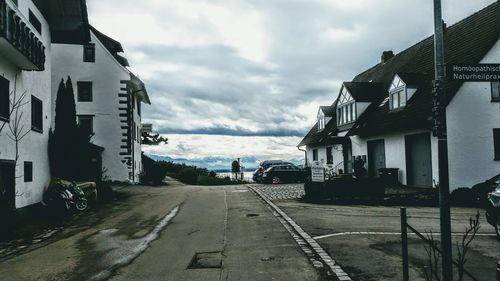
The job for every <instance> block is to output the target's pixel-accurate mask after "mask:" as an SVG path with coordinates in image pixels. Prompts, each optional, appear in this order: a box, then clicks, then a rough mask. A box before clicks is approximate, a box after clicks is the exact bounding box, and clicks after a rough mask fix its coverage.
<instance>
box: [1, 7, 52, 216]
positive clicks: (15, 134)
mask: <svg viewBox="0 0 500 281" xmlns="http://www.w3.org/2000/svg"><path fill="white" fill-rule="evenodd" d="M50 42H51V30H50V26H49V23H48V22H47V20H46V17H45V15H44V14H42V12H41V11H40V10H39V9H38V7H37V6H36V5H35V4H34V3H33V2H32V1H28V0H18V1H10V0H0V130H1V131H0V183H1V184H0V191H1V193H2V194H3V196H4V198H5V200H6V201H7V204H9V205H10V206H12V207H17V208H21V207H24V206H27V205H30V204H34V203H37V202H39V201H40V200H41V198H42V194H43V191H44V188H45V187H46V186H47V184H48V182H49V181H50V171H49V168H48V167H49V162H48V161H49V159H48V154H47V151H46V149H45V150H44V149H40V147H47V145H48V132H49V128H50V120H51V119H52V111H51V83H50V76H51V69H52V68H51V61H50V56H51V46H50Z"/></svg>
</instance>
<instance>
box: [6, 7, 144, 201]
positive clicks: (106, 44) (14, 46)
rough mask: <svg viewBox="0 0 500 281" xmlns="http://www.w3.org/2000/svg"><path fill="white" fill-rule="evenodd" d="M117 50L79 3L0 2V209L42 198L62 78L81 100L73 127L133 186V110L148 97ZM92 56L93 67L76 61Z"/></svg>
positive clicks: (136, 115)
mask: <svg viewBox="0 0 500 281" xmlns="http://www.w3.org/2000/svg"><path fill="white" fill-rule="evenodd" d="M54 50H55V51H56V52H54ZM121 51H123V50H122V49H121V46H120V44H119V43H118V42H116V41H114V40H113V39H111V38H109V37H107V36H105V35H103V34H102V33H100V32H98V31H97V30H95V29H93V28H91V26H90V25H89V23H88V18H87V7H86V1H85V0H64V1H61V0H0V198H1V199H2V201H3V202H2V204H4V203H5V204H7V205H8V206H9V207H14V208H22V207H26V206H29V205H32V204H35V203H38V202H40V201H41V200H42V197H43V193H44V191H45V190H46V188H47V187H48V184H49V182H50V168H49V156H48V138H49V130H50V129H51V127H52V125H53V119H54V118H53V117H54V110H55V98H56V94H57V88H58V82H59V81H60V79H61V78H67V76H71V77H72V78H73V81H74V85H73V86H74V89H75V90H76V91H77V92H76V93H75V94H76V98H77V100H78V98H80V101H79V102H77V112H78V114H79V121H80V123H81V124H83V125H86V126H88V128H89V129H90V130H92V131H94V132H95V133H96V134H95V137H94V143H95V144H96V145H98V146H101V147H102V148H104V150H103V152H102V154H103V155H102V156H103V159H102V160H103V163H102V164H103V166H104V167H105V168H106V169H107V174H108V175H109V176H110V177H111V179H113V180H117V181H130V182H138V178H139V173H140V171H141V168H142V167H141V147H140V124H141V116H140V107H141V102H146V103H149V98H148V96H147V93H146V91H145V88H144V84H143V83H142V82H141V81H140V80H139V79H138V78H137V77H136V76H134V75H133V74H132V73H131V72H130V71H129V70H128V69H127V68H126V67H125V66H126V64H127V62H126V59H124V58H123V57H121V56H120V55H119V54H118V53H119V52H121ZM92 56H93V57H94V62H83V59H84V57H85V59H89V58H90V57H92ZM63 61H64V63H63ZM89 82H91V84H90V83H89ZM89 84H90V85H91V87H90V92H89V87H88V86H89ZM78 90H80V91H79V92H78ZM14 94H15V95H16V98H14ZM20 97H23V99H22V100H20ZM88 98H90V99H91V101H90V102H89V101H85V99H88ZM82 99H83V100H82ZM16 102H17V103H19V104H21V106H19V107H17V108H18V110H17V111H15V110H13V109H15V108H16V106H13V103H16ZM16 112H17V113H16ZM16 127H17V130H16V129H15V128H16ZM15 136H18V141H15V140H13V139H15Z"/></svg>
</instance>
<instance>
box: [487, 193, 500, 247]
mask: <svg viewBox="0 0 500 281" xmlns="http://www.w3.org/2000/svg"><path fill="white" fill-rule="evenodd" d="M486 220H487V221H488V223H490V224H491V225H492V226H493V227H494V228H495V232H496V233H497V237H498V239H500V185H498V186H497V189H495V190H494V191H493V192H491V193H489V194H488V206H487V207H486Z"/></svg>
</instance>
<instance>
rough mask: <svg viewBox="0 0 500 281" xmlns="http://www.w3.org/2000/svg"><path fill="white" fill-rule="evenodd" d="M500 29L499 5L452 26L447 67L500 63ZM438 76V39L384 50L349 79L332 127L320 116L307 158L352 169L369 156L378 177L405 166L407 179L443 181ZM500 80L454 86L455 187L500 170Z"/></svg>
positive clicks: (451, 148) (450, 122)
mask: <svg viewBox="0 0 500 281" xmlns="http://www.w3.org/2000/svg"><path fill="white" fill-rule="evenodd" d="M478 26H480V27H481V28H477V27H478ZM499 31H500V3H499V2H495V3H493V4H491V5H490V6H488V7H486V8H485V9H483V10H481V11H479V12H477V13H475V14H473V15H472V16H470V17H468V18H466V19H464V20H462V21H460V22H458V23H457V24H455V25H452V26H450V27H448V28H447V30H446V32H445V42H446V44H445V46H446V61H447V64H448V65H453V64H463V65H471V64H472V65H474V64H478V63H500V40H499V39H500V32H499ZM433 76H434V59H433V37H429V38H427V39H425V40H423V41H421V42H419V43H417V44H415V45H414V46H411V47H410V48H408V49H406V50H404V51H402V52H401V53H399V54H397V55H395V56H394V55H393V54H392V52H384V54H383V56H382V60H381V62H380V63H379V64H377V65H376V66H374V67H372V68H370V69H368V70H367V71H365V72H363V73H360V74H359V75H357V76H356V77H355V78H354V79H353V81H352V82H349V83H347V82H346V83H344V84H343V87H342V89H341V91H340V93H339V97H338V98H337V99H336V101H335V102H334V104H333V105H332V106H333V107H335V116H334V118H333V119H332V120H331V121H330V122H328V123H327V124H326V125H325V129H324V130H320V129H319V127H320V126H319V124H320V121H318V123H317V124H316V125H315V126H314V127H313V128H312V129H311V130H310V132H309V133H308V134H307V135H306V137H305V138H304V139H303V140H302V142H301V143H300V144H299V147H302V146H305V147H306V158H307V159H306V162H308V163H310V161H312V160H313V159H314V158H316V159H318V160H321V159H323V158H324V159H327V158H328V157H331V158H332V162H333V165H334V166H335V167H337V170H338V165H340V167H342V168H343V169H344V171H347V172H352V161H353V159H355V158H362V159H366V164H365V167H366V169H367V170H368V172H369V175H370V176H377V174H378V169H379V168H398V169H399V174H398V179H399V181H400V182H401V183H402V184H408V185H414V186H432V185H433V183H434V182H438V178H439V175H438V173H439V169H438V157H437V139H436V138H435V137H433V134H432V114H433V112H432V107H433V98H432V80H433ZM499 84H500V82H491V83H490V82H461V81H452V80H450V81H449V83H448V84H447V85H448V86H447V96H448V99H447V100H446V104H447V108H446V115H447V135H448V155H449V176H450V188H451V189H456V188H459V187H471V186H472V185H473V184H475V183H478V182H482V181H484V180H486V179H489V178H491V177H492V176H494V175H496V174H499V173H500V96H499V91H500V86H499ZM339 147H341V148H339ZM335 148H337V149H335ZM338 150H341V151H342V153H338ZM329 151H332V153H331V155H330V153H329ZM315 155H319V156H315Z"/></svg>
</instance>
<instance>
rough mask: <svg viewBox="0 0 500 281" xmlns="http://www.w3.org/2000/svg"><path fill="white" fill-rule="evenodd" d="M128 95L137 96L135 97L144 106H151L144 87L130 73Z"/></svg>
mask: <svg viewBox="0 0 500 281" xmlns="http://www.w3.org/2000/svg"><path fill="white" fill-rule="evenodd" d="M129 86H130V90H131V92H130V94H131V95H137V97H138V98H139V99H140V100H141V101H142V102H144V103H146V104H151V101H150V100H149V96H148V92H147V91H146V86H145V85H144V83H143V82H142V81H141V79H139V77H137V76H135V75H134V74H133V73H132V72H130V83H129Z"/></svg>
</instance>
